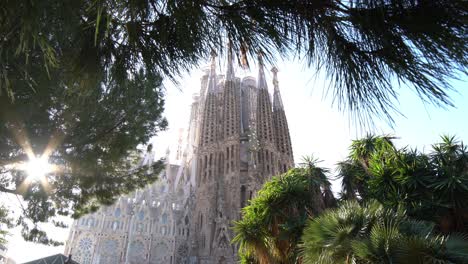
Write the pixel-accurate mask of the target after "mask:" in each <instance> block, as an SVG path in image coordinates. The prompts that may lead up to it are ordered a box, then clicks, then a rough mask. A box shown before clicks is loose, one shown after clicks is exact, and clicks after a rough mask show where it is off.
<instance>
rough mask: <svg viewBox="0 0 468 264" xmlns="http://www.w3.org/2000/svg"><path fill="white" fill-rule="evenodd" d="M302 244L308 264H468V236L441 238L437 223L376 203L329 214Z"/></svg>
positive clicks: (309, 229) (315, 224)
mask: <svg viewBox="0 0 468 264" xmlns="http://www.w3.org/2000/svg"><path fill="white" fill-rule="evenodd" d="M302 239H303V241H304V243H303V245H302V250H303V263H330V264H333V263H363V264H364V263H369V264H370V263H468V234H465V236H464V237H463V236H462V235H456V234H453V235H450V236H447V237H444V236H441V235H437V234H436V233H435V232H434V230H433V224H431V223H429V222H424V221H417V220H413V219H411V218H409V217H408V216H407V214H406V212H405V211H404V210H403V209H402V208H401V207H400V208H397V209H395V210H393V209H388V208H386V207H384V206H383V205H382V204H380V203H378V202H376V201H370V202H368V203H366V204H365V205H362V206H361V205H360V204H359V203H358V202H357V201H347V202H344V203H343V204H341V206H340V207H339V208H336V209H331V210H327V211H326V212H324V213H323V214H321V215H320V216H318V217H316V218H314V219H313V220H312V221H311V222H310V223H309V224H308V226H307V227H306V228H305V229H304V235H303V236H302Z"/></svg>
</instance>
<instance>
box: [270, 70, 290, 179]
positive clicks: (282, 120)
mask: <svg viewBox="0 0 468 264" xmlns="http://www.w3.org/2000/svg"><path fill="white" fill-rule="evenodd" d="M271 71H272V72H273V86H274V94H273V125H274V130H275V143H276V149H277V151H278V154H279V155H278V165H277V166H278V167H277V169H278V171H279V172H281V173H283V172H286V171H287V169H288V168H290V167H293V166H294V158H293V153H292V147H291V137H290V135H289V128H288V121H287V119H286V114H285V112H284V106H283V101H282V100H281V94H280V90H279V85H278V69H277V68H276V67H273V69H271Z"/></svg>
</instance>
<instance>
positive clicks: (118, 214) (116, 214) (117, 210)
mask: <svg viewBox="0 0 468 264" xmlns="http://www.w3.org/2000/svg"><path fill="white" fill-rule="evenodd" d="M121 214H122V211H121V210H120V208H117V209H115V212H114V216H115V217H120V215H121Z"/></svg>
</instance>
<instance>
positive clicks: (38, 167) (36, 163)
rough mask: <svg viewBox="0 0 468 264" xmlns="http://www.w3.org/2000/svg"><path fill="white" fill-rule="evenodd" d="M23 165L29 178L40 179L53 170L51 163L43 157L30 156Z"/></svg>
mask: <svg viewBox="0 0 468 264" xmlns="http://www.w3.org/2000/svg"><path fill="white" fill-rule="evenodd" d="M25 165H26V166H25V171H26V173H27V174H28V178H29V179H31V180H42V179H43V178H44V177H45V176H46V175H47V174H48V173H51V172H52V171H53V170H54V168H53V166H52V164H50V163H49V162H48V161H47V159H46V158H44V157H34V158H31V159H30V160H29V161H28V162H27V163H26V164H25Z"/></svg>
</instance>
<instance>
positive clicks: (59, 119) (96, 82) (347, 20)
mask: <svg viewBox="0 0 468 264" xmlns="http://www.w3.org/2000/svg"><path fill="white" fill-rule="evenodd" d="M466 13H467V6H466V4H465V2H464V1H463V0H434V1H410V0H385V1H384V0H379V1H366V0H352V1H339V0H319V1H315V0H314V1H271V0H261V1H257V0H255V1H252V0H248V1H215V0H197V1H169V0H168V1H155V0H136V1H124V0H63V1H52V0H43V1H33V0H3V1H1V2H0V38H1V39H0V177H1V178H0V191H2V192H7V193H11V194H14V195H20V196H22V199H24V200H25V201H26V204H27V206H26V207H25V208H24V210H23V216H22V217H21V218H20V219H19V224H21V225H23V227H24V231H25V232H24V235H25V237H26V238H27V239H29V240H33V241H39V242H43V243H52V242H51V241H49V240H48V239H47V238H46V237H45V234H44V233H43V232H42V231H41V230H40V229H38V228H37V226H36V224H37V223H38V222H42V221H47V220H48V219H49V218H50V217H52V216H54V215H55V214H56V213H60V214H70V213H71V214H73V215H74V216H79V215H81V214H83V213H86V212H88V211H90V210H95V209H96V208H97V206H98V204H100V203H104V204H107V203H110V202H112V201H113V200H114V197H115V196H116V195H119V194H122V193H125V192H128V191H130V190H132V189H134V188H136V187H138V186H143V185H144V184H146V183H147V182H150V181H151V180H154V178H155V176H154V175H152V176H151V177H140V176H141V175H140V176H135V175H138V173H131V175H128V169H129V168H130V167H131V166H132V165H131V164H129V163H128V162H127V159H126V158H125V157H126V156H127V155H128V154H129V151H131V150H134V149H135V148H136V146H137V145H138V144H141V143H145V142H146V141H147V140H148V138H149V137H151V136H152V135H154V134H155V133H156V132H157V131H158V130H160V129H163V128H164V127H165V126H166V122H165V120H164V119H163V118H162V117H161V113H162V111H163V104H164V101H163V92H162V89H161V80H162V78H163V77H165V76H168V77H171V78H173V79H174V78H175V77H176V76H177V75H178V74H179V73H180V72H181V71H183V70H186V69H189V68H190V67H191V66H193V65H194V64H197V62H198V61H199V60H200V59H202V58H206V57H207V56H208V54H209V52H210V51H211V49H215V50H217V51H219V53H222V50H223V49H224V47H225V42H226V41H227V40H228V39H230V40H232V43H233V49H234V50H235V51H236V53H237V54H239V56H238V57H242V59H243V61H247V60H246V57H245V56H242V55H245V54H246V53H250V54H252V53H256V52H259V51H262V52H264V53H265V54H267V55H270V56H267V57H270V58H271V55H273V54H275V53H276V51H278V52H279V53H281V54H290V53H295V54H298V55H299V56H301V57H304V58H306V59H307V61H308V62H309V64H310V65H314V66H318V68H319V69H323V70H324V71H325V73H326V74H327V76H328V78H329V80H331V82H332V85H331V86H330V87H332V89H333V92H332V94H333V95H334V96H335V99H336V100H337V102H338V103H339V106H340V107H341V108H346V109H349V110H350V111H351V113H352V114H355V115H357V116H358V117H364V116H365V115H362V114H377V115H387V116H388V115H389V113H390V111H391V110H392V109H393V108H394V107H393V104H392V100H393V99H394V98H396V92H395V90H394V87H393V86H392V83H391V81H390V80H391V79H392V78H393V77H394V78H396V79H397V80H398V81H400V82H402V83H407V84H409V85H410V87H413V88H414V89H415V90H416V92H417V93H418V94H419V95H420V97H421V98H422V99H424V100H427V101H430V102H433V103H435V104H450V101H449V97H448V95H447V91H448V90H449V89H450V85H449V84H448V81H449V80H450V78H451V77H453V76H454V75H456V74H458V73H460V72H461V74H465V73H466V62H467V50H466V46H467V45H466V44H467V43H466V42H467V39H466V34H465V33H466V30H467V25H466V23H465V20H466ZM44 150H47V151H48V153H47V154H50V161H51V162H54V163H56V164H59V165H60V166H62V167H63V168H65V169H64V170H61V171H59V172H57V173H55V174H54V175H48V179H47V180H48V185H47V187H44V186H45V185H40V184H38V183H29V184H23V183H24V180H25V177H26V175H25V174H24V172H22V171H17V170H12V166H13V165H14V164H17V163H21V162H25V161H27V155H26V154H28V153H27V152H31V153H34V154H35V155H41V154H42V153H43V152H44ZM12 164H13V165H12ZM159 165H160V163H158V164H156V166H157V167H160V166H159ZM434 188H436V187H434ZM437 188H443V187H437ZM450 188H452V187H450ZM457 206H458V205H457Z"/></svg>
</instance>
